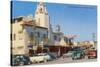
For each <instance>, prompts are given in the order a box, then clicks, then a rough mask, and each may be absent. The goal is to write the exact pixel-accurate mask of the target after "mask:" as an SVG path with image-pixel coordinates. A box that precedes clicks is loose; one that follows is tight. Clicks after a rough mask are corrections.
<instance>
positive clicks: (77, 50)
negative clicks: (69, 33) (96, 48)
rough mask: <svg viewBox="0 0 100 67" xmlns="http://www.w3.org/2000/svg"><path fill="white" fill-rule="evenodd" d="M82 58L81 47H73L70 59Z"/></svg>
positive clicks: (82, 51)
mask: <svg viewBox="0 0 100 67" xmlns="http://www.w3.org/2000/svg"><path fill="white" fill-rule="evenodd" d="M82 58H85V53H84V50H83V49H82V48H74V49H73V54H72V59H73V60H76V59H82Z"/></svg>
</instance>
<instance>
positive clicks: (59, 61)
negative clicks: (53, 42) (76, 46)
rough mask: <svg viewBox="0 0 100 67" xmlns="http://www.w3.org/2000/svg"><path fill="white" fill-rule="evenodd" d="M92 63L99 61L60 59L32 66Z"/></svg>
mask: <svg viewBox="0 0 100 67" xmlns="http://www.w3.org/2000/svg"><path fill="white" fill-rule="evenodd" d="M92 61H97V59H87V58H84V59H78V60H72V58H64V59H63V58H62V57H61V58H58V59H57V60H54V61H49V62H46V63H38V64H32V65H41V64H61V63H77V62H78V63H79V62H92Z"/></svg>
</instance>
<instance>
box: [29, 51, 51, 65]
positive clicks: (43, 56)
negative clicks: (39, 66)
mask: <svg viewBox="0 0 100 67" xmlns="http://www.w3.org/2000/svg"><path fill="white" fill-rule="evenodd" d="M30 60H31V62H32V63H40V62H47V61H49V60H51V57H50V56H49V55H48V54H47V53H39V54H36V55H33V56H32V57H30Z"/></svg>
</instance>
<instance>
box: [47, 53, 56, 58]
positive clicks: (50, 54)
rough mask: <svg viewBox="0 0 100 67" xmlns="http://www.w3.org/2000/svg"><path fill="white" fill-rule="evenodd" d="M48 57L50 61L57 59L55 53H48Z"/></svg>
mask: <svg viewBox="0 0 100 67" xmlns="http://www.w3.org/2000/svg"><path fill="white" fill-rule="evenodd" d="M48 55H49V56H50V57H51V60H54V59H57V58H58V57H57V54H56V53H48Z"/></svg>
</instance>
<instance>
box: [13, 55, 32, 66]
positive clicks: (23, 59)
mask: <svg viewBox="0 0 100 67" xmlns="http://www.w3.org/2000/svg"><path fill="white" fill-rule="evenodd" d="M28 64H31V61H30V59H29V57H28V56H25V55H14V56H12V60H11V65H12V66H18V65H28Z"/></svg>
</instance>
